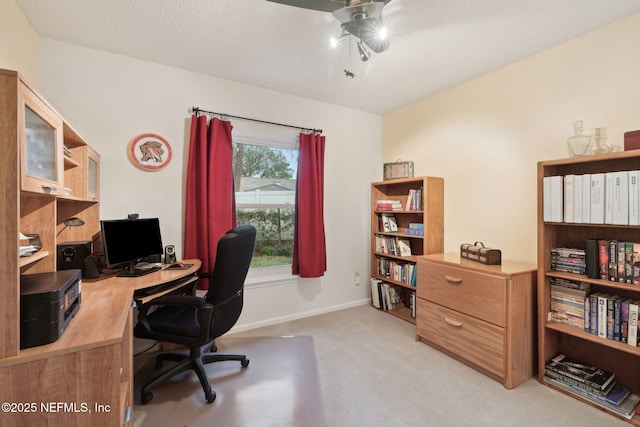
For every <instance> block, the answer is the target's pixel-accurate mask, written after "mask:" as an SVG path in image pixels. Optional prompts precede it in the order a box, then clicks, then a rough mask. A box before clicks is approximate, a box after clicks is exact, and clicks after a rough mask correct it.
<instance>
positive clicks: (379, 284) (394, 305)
mask: <svg viewBox="0 0 640 427" xmlns="http://www.w3.org/2000/svg"><path fill="white" fill-rule="evenodd" d="M404 297H405V292H404V288H402V287H401V286H396V285H392V284H391V283H387V282H385V281H383V280H380V279H376V278H375V277H372V278H371V303H372V305H373V306H374V307H375V308H378V309H380V310H384V311H389V310H398V309H400V308H403V307H405V306H406V305H405V301H404ZM408 303H409V308H410V310H411V317H412V318H413V319H415V318H416V293H415V292H411V293H410V294H409V301H408Z"/></svg>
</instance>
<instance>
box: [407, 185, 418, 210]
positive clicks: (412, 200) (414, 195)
mask: <svg viewBox="0 0 640 427" xmlns="http://www.w3.org/2000/svg"><path fill="white" fill-rule="evenodd" d="M404 209H405V210H406V211H421V210H422V189H421V188H419V189H411V190H409V194H408V195H407V201H406V203H405V208H404Z"/></svg>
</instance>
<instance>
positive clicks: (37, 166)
mask: <svg viewBox="0 0 640 427" xmlns="http://www.w3.org/2000/svg"><path fill="white" fill-rule="evenodd" d="M24 133H25V135H24V151H25V166H26V174H27V175H31V176H35V177H38V178H43V179H48V180H49V181H57V180H58V177H57V176H56V175H57V172H58V171H57V169H56V130H55V129H54V128H53V126H51V125H50V124H49V123H47V122H46V121H44V120H43V119H42V117H40V116H39V115H37V114H36V113H35V112H34V111H33V110H32V109H31V108H29V107H26V106H25V132H24Z"/></svg>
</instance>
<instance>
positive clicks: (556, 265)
mask: <svg viewBox="0 0 640 427" xmlns="http://www.w3.org/2000/svg"><path fill="white" fill-rule="evenodd" d="M586 268H587V267H586V263H585V251H584V249H577V248H551V269H552V270H555V271H563V272H566V273H573V274H580V275H584V274H585V272H586Z"/></svg>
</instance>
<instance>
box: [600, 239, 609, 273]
mask: <svg viewBox="0 0 640 427" xmlns="http://www.w3.org/2000/svg"><path fill="white" fill-rule="evenodd" d="M598 263H599V273H600V279H603V280H608V279H609V242H608V241H607V240H602V239H601V240H598Z"/></svg>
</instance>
